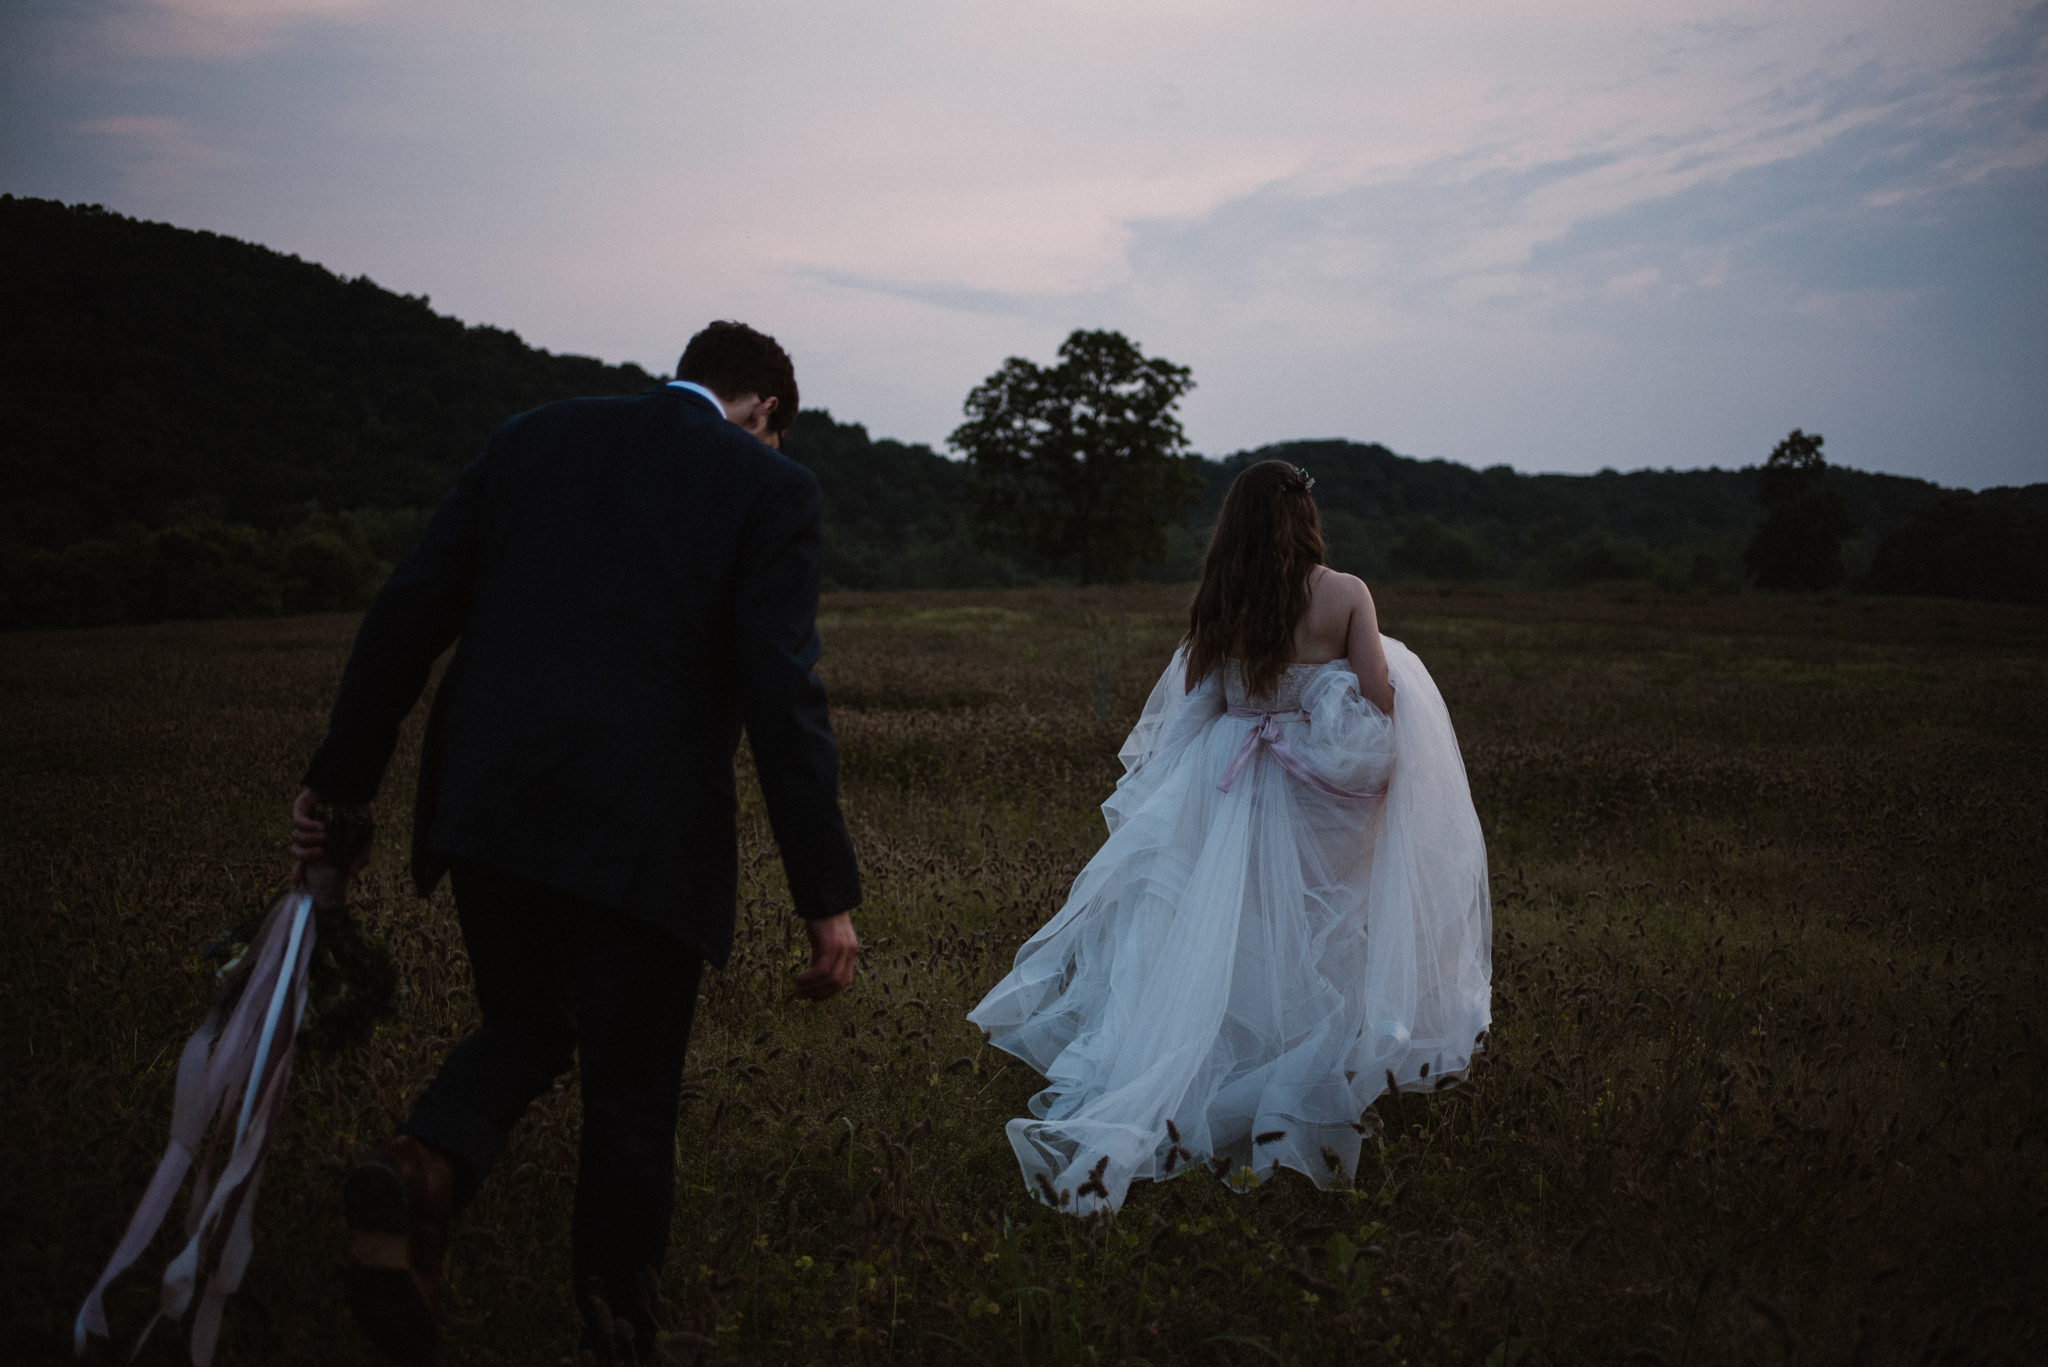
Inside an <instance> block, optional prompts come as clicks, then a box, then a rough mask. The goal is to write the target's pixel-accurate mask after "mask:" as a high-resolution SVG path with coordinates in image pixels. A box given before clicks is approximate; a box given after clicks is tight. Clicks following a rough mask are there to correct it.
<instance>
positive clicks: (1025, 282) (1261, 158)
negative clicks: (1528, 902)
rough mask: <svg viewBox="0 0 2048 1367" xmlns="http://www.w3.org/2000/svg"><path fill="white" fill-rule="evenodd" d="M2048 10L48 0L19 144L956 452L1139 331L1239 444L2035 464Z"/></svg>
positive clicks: (1214, 437) (1997, 473) (1678, 4)
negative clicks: (788, 364)
mask: <svg viewBox="0 0 2048 1367" xmlns="http://www.w3.org/2000/svg"><path fill="white" fill-rule="evenodd" d="M764 35H769V37H768V38H767V39H765V40H764ZM2044 45H2048V5H2044V4H2035V5H2033V6H2032V7H2031V8H2016V7H2015V6H2014V4H2013V0H1949V3H1947V4H1945V5H1944V6H1942V7H1941V9H1940V10H1939V13H1938V14H1936V12H1934V11H1930V10H1929V9H1928V8H1927V7H1926V5H1925V0H1859V2H1858V4H1856V5H1855V6H1852V7H1847V8H1845V7H1843V6H1841V5H1839V4H1836V3H1832V0H1557V2H1556V3H1553V4H1549V5H1545V6H1541V7H1530V6H1525V5H1516V4H1512V3H1508V0H1436V3H1432V4H1431V5H1428V6H1407V7H1399V6H1362V5H1333V4H1330V3H1328V2H1327V0H1261V3H1259V4H1256V5H1253V4H1249V3H1244V2H1243V0H1205V3H1202V4H1201V5H1200V6H1199V7H1197V8H1190V6H1189V5H1188V4H1186V3H1181V2H1180V0H1150V3H1144V4H1118V5H1102V4H1099V3H1094V2H1093V0H1017V3H1015V4H1011V5H1006V6H961V5H959V4H958V3H957V0H891V2H890V3H888V4H880V3H874V2H873V0H869V2H867V3H855V4H847V3H844V0H754V2H753V3H750V4H749V5H748V6H746V7H744V8H735V7H725V8H722V9H721V8H716V7H714V8H710V9H702V8H691V9H683V8H680V7H677V6H675V5H674V4H673V3H672V0H608V3H607V4H605V5H602V6H563V5H559V4H554V3H549V0H493V3H492V4H490V5H488V6H486V5H483V4H481V3H480V0H412V2H411V3H408V4H404V5H400V4H397V3H396V2H395V0H17V2H16V3H15V4H14V5H12V6H10V7H6V8H0V176H4V177H5V179H6V181H7V184H8V186H9V188H10V189H12V190H13V191H14V192H15V193H36V194H44V195H50V196H53V197H60V198H67V199H85V200H99V201H102V202H106V203H108V204H110V205H111V206H112V207H116V208H119V209H122V210H123V211H125V212H130V213H138V214H142V215H145V216H149V217H157V218H167V219H171V220H172V221H176V222H181V223H186V224H188V225H190V226H195V227H206V228H212V229H215V230H218V231H224V232H230V233H234V234H236V235H238V236H244V237H250V238H254V239H256V240H260V241H264V242H268V243H270V244H272V245H275V246H278V247H281V248H283V249H285V250H288V251H293V252H297V253H299V254H300V255H302V256H305V257H308V258H309V259H314V260H320V261H323V262H325V263H327V264H328V265H330V266H332V267H334V268H335V269H337V270H342V271H346V272H348V273H351V274H354V273H364V272H366V273H368V274H370V275H371V276H373V277H374V278H376V279H378V280H380V281H385V282H388V283H390V284H392V285H394V286H396V287H398V288H402V289H405V290H408V291H412V292H430V293H431V294H432V295H433V297H434V299H435V302H436V304H437V305H438V306H440V307H443V308H446V309H449V310H451V311H453V312H455V313H457V314H458V315H460V316H463V317H466V318H469V319H471V320H474V321H482V322H492V323H498V324H501V325H506V326H510V327H513V328H516V329H517V330H518V331H519V332H520V333H521V334H523V335H525V336H527V337H529V338H531V339H533V340H535V341H537V342H540V343H542V344H543V345H547V346H549V347H551V348H554V349H557V350H568V351H577V352H585V353H591V354H598V355H606V356H612V357H617V358H621V359H625V358H631V359H637V360H641V361H643V362H647V363H653V364H660V363H662V362H663V361H664V360H665V358H666V357H669V356H673V355H674V354H675V348H676V347H677V346H678V345H679V343H680V341H681V338H682V337H683V336H685V335H687V332H688V330H689V329H690V328H691V327H692V326H693V325H695V324H696V323H698V322H701V321H702V319H704V318H706V317H710V316H743V317H748V318H750V319H753V320H756V321H759V322H761V323H763V324H764V325H766V326H769V327H771V329H772V330H774V331H776V332H777V333H778V335H780V336H782V337H783V338H784V339H785V340H786V341H788V342H789V343H790V344H791V346H792V349H793V350H794V351H795V352H796V354H797V355H798V356H799V358H800V361H801V362H802V364H803V367H804V388H805V393H806V394H807V395H811V396H815V397H816V398H817V399H818V400H819V401H821V402H826V403H829V404H830V406H832V407H833V408H834V409H835V410H836V411H839V412H841V413H843V414H847V415H850V416H854V417H858V418H860V419H862V420H864V421H866V422H867V423H868V424H869V425H870V426H871V427H872V428H873V429H874V430H876V431H880V432H888V433H891V434H895V435H899V436H903V437H906V438H911V439H921V440H934V439H937V438H939V437H942V436H943V434H944V433H945V432H946V431H947V430H950V428H951V426H952V425H953V424H954V423H955V421H957V412H958V405H959V402H960V396H961V395H963V394H965V393H966V392H967V390H968V389H969V388H971V387H972V386H973V385H974V384H975V383H976V382H978V381H979V380H980V379H981V378H982V377H983V376H985V375H986V374H988V373H989V371H991V370H992V369H994V367H995V366H996V365H998V364H1000V362H1001V360H1002V358H1003V357H1004V356H1007V355H1030V356H1035V357H1040V358H1049V357H1050V356H1051V355H1052V353H1053V350H1054V349H1055V348H1056V347H1057V345H1058V343H1059V340H1060V339H1061V337H1062V336H1064V335H1065V333H1066V331H1067V330H1069V329H1071V328H1073V327H1081V326H1089V327H1117V328H1121V329H1123V330H1124V331H1126V332H1127V333H1129V334H1130V335H1132V336H1134V337H1138V338H1141V339H1142V340H1143V341H1144V342H1145V343H1146V344H1147V347H1148V350H1151V351H1154V352H1156V353H1158V354H1162V355H1165V356H1168V357H1171V358H1172V359H1174V360H1176V361H1180V362H1183V363H1187V364H1192V365H1193V366H1194V367H1195V369H1196V374H1197V378H1198V379H1199V380H1200V381H1201V387H1200V388H1199V389H1198V390H1197V391H1196V392H1195V393H1194V395H1193V396H1191V398H1190V400H1189V404H1188V412H1187V419H1188V428H1189V432H1190V435H1191V437H1192V438H1193V439H1194V440H1195V442H1196V443H1197V444H1198V446H1200V447H1202V448H1203V449H1207V450H1211V451H1221V450H1228V449H1231V448H1232V447H1234V446H1239V445H1250V444H1254V443H1256V442H1258V441H1262V440H1269V439H1273V438H1277V437H1283V436H1290V435H1329V434H1332V433H1345V434H1349V435H1353V436H1357V437H1361V438H1368V439H1378V440H1384V441H1386V442H1388V443H1389V444H1390V445H1394V446H1395V447H1397V449H1407V450H1413V451H1416V452H1418V453H1421V454H1427V455H1442V456H1449V457H1453V458H1458V459H1466V460H1472V461H1475V462H1477V463H1481V464H1485V463H1490V462H1493V461H1498V460H1506V461H1509V462H1511V463H1514V464H1518V465H1522V466H1525V467H1532V468H1597V467H1598V466H1600V465H1610V464H1611V465H1618V466H1626V465H1628V464H1631V463H1641V462H1642V461H1644V460H1654V461H1655V462H1656V463H1658V464H1667V463H1676V464H1688V463H1691V464H1704V463H1709V462H1718V463H1722V464H1728V463H1733V462H1739V461H1744V460H1750V459H1755V458H1756V457H1757V455H1758V454H1760V452H1761V451H1763V450H1768V449H1769V444H1770V442H1771V441H1772V440H1775V437H1776V436H1781V435H1782V434H1783V432H1784V431H1785V430H1786V429H1787V428H1789V427H1791V426H1794V425H1804V426H1807V427H1809V428H1811V427H1822V428H1823V429H1824V430H1826V431H1827V432H1828V434H1829V439H1830V440H1829V449H1830V451H1834V450H1836V449H1837V448H1838V443H1839V446H1840V449H1842V450H1843V451H1844V452H1845V458H1849V456H1850V455H1851V454H1853V457H1854V458H1855V459H1858V460H1860V461H1862V462H1864V463H1866V464H1870V465H1874V466H1877V467H1880V468H1894V469H1915V470H1922V471H1925V472H1929V473H1935V472H1936V469H1935V465H1934V464H1933V462H1935V461H1936V460H1939V461H1943V462H1949V461H1954V460H1965V459H1967V460H1969V461H1974V462H1976V464H1975V465H1974V466H1972V467H1971V468H1972V469H1974V470H1976V471H1977V472H1978V473H1977V474H1974V475H1972V474H1966V473H1963V472H1961V471H1960V470H1959V469H1953V468H1943V469H1942V470H1941V471H1940V473H1941V474H1942V475H1943V477H1946V478H1951V479H1978V480H1979V482H1990V481H1993V480H1997V481H2004V482H2013V481H2014V480H2017V479H2021V478H2024V477H2025V472H2026V471H2027V470H2040V469H2042V467H2043V466H2044V464H2048V462H2044V459H2043V448H2042V446H2041V443H2040V439H2039V436H2038V433H2039V432H2040V431H2042V430H2048V400H2044V399H2041V398H2037V397H2035V393H2036V391H2038V390H2039V389H2040V386H2039V384H2038V375H2039V373H2040V371H2041V370H2042V369H2044V368H2048V335H2044V329H2048V323H2044V322H2043V321H2042V320H2044V319H2048V261H2044V259H2043V254H2044V252H2048V244H2044V241H2043V235H2042V234H2041V233H2040V232H2039V230H2038V226H2037V225H2038V224H2039V223H2040V222H2042V221H2048V202H2044V201H2048V113H2044V108H2048V104H2044V100H2048V95H2044V92H2048V47H2044ZM2016 375H2026V376H2027V377H2028V379H2027V382H2026V383H2020V382H2018V381H2016V380H2015V379H2014V378H2013V377H2014V376H2016ZM1964 432H1967V433H1968V434H1969V438H1968V440H1967V441H1963V440H1959V439H1958V437H1957V434H1959V433H1964ZM1760 443H1761V444H1760ZM1937 451H1938V452H1941V453H1942V454H1941V455H1939V456H1938V457H1937V456H1935V455H1932V454H1930V453H1932V452H1937ZM1956 453H1961V454H1956ZM2042 473H2044V474H2048V470H2042ZM2035 477H2039V476H2038V475H2037V476H2035Z"/></svg>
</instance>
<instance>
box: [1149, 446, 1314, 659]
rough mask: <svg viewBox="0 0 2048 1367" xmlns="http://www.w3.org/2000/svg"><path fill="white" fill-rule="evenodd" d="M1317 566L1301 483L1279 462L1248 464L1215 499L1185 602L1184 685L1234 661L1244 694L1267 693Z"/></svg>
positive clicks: (1310, 502) (1308, 498)
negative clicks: (1211, 524) (1219, 501)
mask: <svg viewBox="0 0 2048 1367" xmlns="http://www.w3.org/2000/svg"><path fill="white" fill-rule="evenodd" d="M1322 563H1323V519H1322V516H1321V514H1319V513H1318V512H1317V511H1316V500H1315V496H1314V495H1313V494H1311V493H1310V492H1309V480H1308V478H1307V477H1306V476H1305V475H1303V474H1302V473H1301V472H1300V471H1299V470H1297V469H1295V468H1294V467H1293V466H1292V465H1289V464H1288V463H1287V462H1286V461H1284V460H1262V461H1260V462H1259V463H1258V464H1257V465H1253V466H1250V467H1248V468H1247V469H1246V470H1245V471H1244V473H1242V474H1240V475H1239V476H1238V477H1237V479H1236V481H1235V482H1234V483H1232V484H1231V486H1230V492H1229V493H1228V494H1226V495H1224V497H1223V511H1222V512H1221V513H1219V514H1218V515H1217V517H1216V529H1215V531H1214V532H1213V533H1211V534H1210V537H1209V550H1208V553H1207V554H1206V555H1204V556H1203V557H1202V583H1201V586H1200V587H1198V588H1197V589H1196V590H1195V601H1194V602H1193V603H1191V604H1189V605H1188V634H1187V635H1186V636H1185V637H1184V638H1182V639H1183V640H1184V641H1185V642H1186V644H1187V647H1188V673H1187V686H1188V688H1190V689H1192V688H1194V686H1195V685H1196V684H1198V683H1200V682H1201V681H1202V680H1203V679H1205V678H1207V677H1208V676H1209V671H1211V670H1213V669H1215V668H1216V667H1217V666H1218V665H1220V664H1222V663H1223V662H1224V661H1225V660H1236V661H1238V662H1239V663H1240V664H1241V665H1242V666H1243V668H1244V683H1245V691H1246V692H1247V693H1249V694H1251V695H1252V696H1253V697H1257V696H1259V695H1261V694H1265V693H1271V692H1272V691H1273V688H1274V686H1275V685H1277V684H1278V683H1279V682H1280V671H1281V669H1283V668H1284V667H1285V666H1286V665H1287V663H1288V661H1290V660H1292V659H1293V658H1294V629H1295V627H1296V626H1298V625H1300V623H1301V618H1302V614H1303V613H1305V612H1307V611H1308V577H1309V573H1310V572H1311V571H1312V570H1314V569H1315V567H1316V566H1318V565H1320V564H1322Z"/></svg>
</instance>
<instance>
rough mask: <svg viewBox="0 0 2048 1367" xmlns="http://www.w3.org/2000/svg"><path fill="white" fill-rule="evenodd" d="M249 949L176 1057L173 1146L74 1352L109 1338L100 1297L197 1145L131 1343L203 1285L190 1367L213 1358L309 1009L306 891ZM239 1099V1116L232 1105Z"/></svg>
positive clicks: (146, 1235) (75, 1330) (111, 1264)
mask: <svg viewBox="0 0 2048 1367" xmlns="http://www.w3.org/2000/svg"><path fill="white" fill-rule="evenodd" d="M246 953H247V954H249V955H250V956H251V962H250V966H249V969H248V974H247V976H246V977H245V978H244V980H243V982H242V990H241V993H240V994H239V995H238V996H237V997H236V999H235V1003H234V1006H233V1009H232V1010H227V1011H225V1012H224V1011H223V1008H222V1006H221V1005H220V1004H219V1003H216V1004H215V1005H214V1008H213V1009H212V1010H211V1011H209V1012H207V1014H206V1019H205V1020H204V1021H203V1022H201V1023H200V1026H199V1029H198V1031H197V1032H196V1033H195V1034H194V1035H193V1036H192V1038H191V1040H189V1041H188V1042H187V1043H186V1045H185V1051H184V1053H183V1054H182V1055H180V1056H179V1059H178V1083H177V1090H176V1094H175V1099H174V1100H173V1102H172V1105H171V1142H170V1145H169V1147H167V1148H166V1149H165V1150H164V1156H163V1158H162V1160H161V1161H160V1162H159V1163H158V1164H157V1169H156V1175H155V1176H154V1177H152V1178H151V1179H150V1183H149V1187H148V1189H147V1190H146V1191H145V1192H144V1193H143V1196H142V1203H141V1204H140V1205H139V1206H137V1207H136V1208H135V1215H134V1217H133V1218H132V1219H130V1220H129V1222H128V1231H127V1233H126V1234H124V1235H122V1236H121V1242H120V1244H119V1245H118V1246H117V1247H116V1248H115V1249H114V1256H113V1257H112V1258H111V1259H109V1260H108V1262H107V1267H106V1270H105V1271H104V1272H102V1273H101V1274H100V1279H99V1281H98V1283H96V1284H95V1285H94V1286H93V1289H92V1291H91V1293H90V1294H88V1295H87V1296H86V1298H85V1303H84V1304H83V1305H81V1306H80V1307H79V1309H78V1318H77V1320H76V1321H75V1322H74V1324H73V1326H72V1339H73V1346H74V1347H75V1348H76V1349H77V1351H78V1352H79V1353H80V1354H81V1355H83V1354H84V1352H85V1346H86V1336H87V1335H88V1334H98V1335H100V1336H101V1337H107V1336H108V1334H109V1332H110V1331H109V1330H108V1328H107V1313H106V1307H105V1305H104V1303H103V1301H104V1297H105V1295H106V1290H107V1287H108V1285H109V1284H110V1283H112V1282H113V1280H114V1278H116V1277H118V1276H120V1275H121V1273H123V1272H124V1271H126V1270H127V1269H128V1267H129V1266H130V1265H131V1264H133V1263H134V1261H135V1260H136V1259H137V1258H139V1257H141V1256H142V1251H143V1250H144V1249H145V1248H147V1247H149V1241H150V1240H151V1239H152V1238H153V1237H155V1235H156V1231H157V1229H158V1228H159V1227H160V1226H161V1225H162V1224H163V1221H164V1216H165V1215H166V1214H167V1213H168V1212H169V1211H170V1207H171V1201H172V1199H173V1198H174V1197H176V1196H177V1194H178V1187H179V1185H180V1184H181V1183H182V1182H183V1181H184V1178H185V1173H186V1172H187V1171H188V1170H190V1169H192V1168H193V1166H194V1159H195V1157H196V1156H197V1155H198V1154H199V1153H200V1149H201V1145H202V1143H204V1144H205V1153H206V1157H205V1159H204V1160H202V1161H200V1162H199V1163H198V1165H197V1167H198V1171H197V1173H196V1175H195V1176H194V1178H193V1181H192V1199H191V1201H190V1203H189V1204H188V1207H187V1211H186V1217H185V1235H186V1242H185V1246H184V1248H183V1249H182V1250H180V1251H179V1253H178V1256H177V1257H176V1258H174V1259H172V1260H171V1264H170V1266H169V1267H168V1268H166V1269H165V1270H164V1281H163V1292H162V1295H161V1297H160V1298H159V1302H158V1306H157V1313H156V1315H155V1316H154V1317H153V1318H151V1320H150V1322H149V1324H148V1326H147V1327H145V1328H144V1329H143V1331H142V1336H141V1338H139V1339H138V1340H137V1341H136V1345H135V1347H136V1351H138V1352H139V1351H141V1348H142V1345H143V1343H144V1342H146V1341H147V1340H148V1338H149V1334H150V1331H151V1330H152V1329H154V1328H155V1327H156V1323H157V1320H160V1319H162V1318H164V1317H165V1316H170V1317H171V1318H173V1319H175V1318H178V1317H180V1316H182V1315H183V1314H184V1313H185V1311H186V1310H187V1309H189V1308H190V1307H191V1304H192V1299H193V1293H194V1292H195V1291H196V1290H197V1289H198V1287H199V1284H200V1283H201V1281H204V1282H205V1285H206V1290H205V1292H204V1293H203V1294H202V1295H201V1296H200V1298H199V1310H198V1313H197V1314H196V1315H194V1316H193V1321H192V1361H193V1363H194V1364H195V1367H207V1364H209V1363H210V1362H212V1360H213V1350H214V1347H215V1345H216V1344H217V1343H218V1341H219V1337H220V1323H221V1315H222V1312H223V1311H224V1310H225V1309H226V1306H227V1298H228V1297H229V1296H230V1295H232V1294H234V1291H235V1289H236V1288H237V1287H239V1286H240V1285H241V1284H242V1274H243V1273H244V1272H246V1271H247V1270H248V1266H249V1255H250V1254H251V1252H253V1251H254V1248H255V1239H254V1235H253V1233H252V1229H251V1225H252V1221H253V1219H254V1216H255V1210H256V1188H257V1186H258V1184H259V1183H261V1182H262V1180H263V1160H264V1157H265V1155H266V1154H267V1153H268V1151H269V1147H270V1134H271V1130H272V1129H273V1127H274V1126H275V1124H276V1121H277V1117H278V1116H279V1114H281V1113H282V1111H283V1110H284V1091H285V1084H286V1083H287V1082H288V1081H290V1079H291V1071H292V1044H293V1041H294V1039H295V1038H296V1036H297V1035H298V1031H299V1021H300V1019H301V1017H302V1016H303V1015H304V1013H305V1007H306V973H307V970H308V968H309V966H310V965H311V964H312V962H313V915H312V899H311V898H310V897H309V896H307V895H306V894H305V893H304V892H290V893H287V894H285V895H284V896H283V897H281V898H279V899H278V901H277V904H276V905H275V906H273V907H271V909H270V912H269V914H268V915H267V916H265V917H264V918H263V925H262V927H261V928H260V929H259V930H258V931H257V932H256V938H255V940H254V941H253V942H252V943H251V944H250V946H249V948H248V950H247V951H246ZM224 1016H225V1019H223V1017H224ZM238 1099H239V1100H240V1101H241V1103H242V1104H241V1106H240V1109H239V1113H237V1112H234V1111H230V1109H229V1107H230V1105H231V1104H232V1103H233V1102H235V1101H236V1100H238ZM216 1120H218V1121H219V1124H218V1125H216V1126H214V1128H213V1136H212V1140H211V1141H210V1142H208V1140H207V1130H208V1127H209V1124H210V1123H211V1122H214V1121H216ZM230 1126H232V1127H233V1130H234V1134H233V1138H232V1140H231V1141H230V1144H229V1151H228V1159H227V1165H226V1167H225V1168H224V1169H223V1170H222V1171H221V1173H220V1174H219V1177H218V1178H217V1179H216V1178H215V1177H214V1176H213V1175H212V1174H211V1171H210V1170H211V1168H212V1166H213V1163H212V1158H213V1150H214V1148H215V1147H216V1146H217V1145H218V1144H219V1142H220V1138H221V1134H222V1132H223V1131H224V1130H227V1129H229V1127H230Z"/></svg>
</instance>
